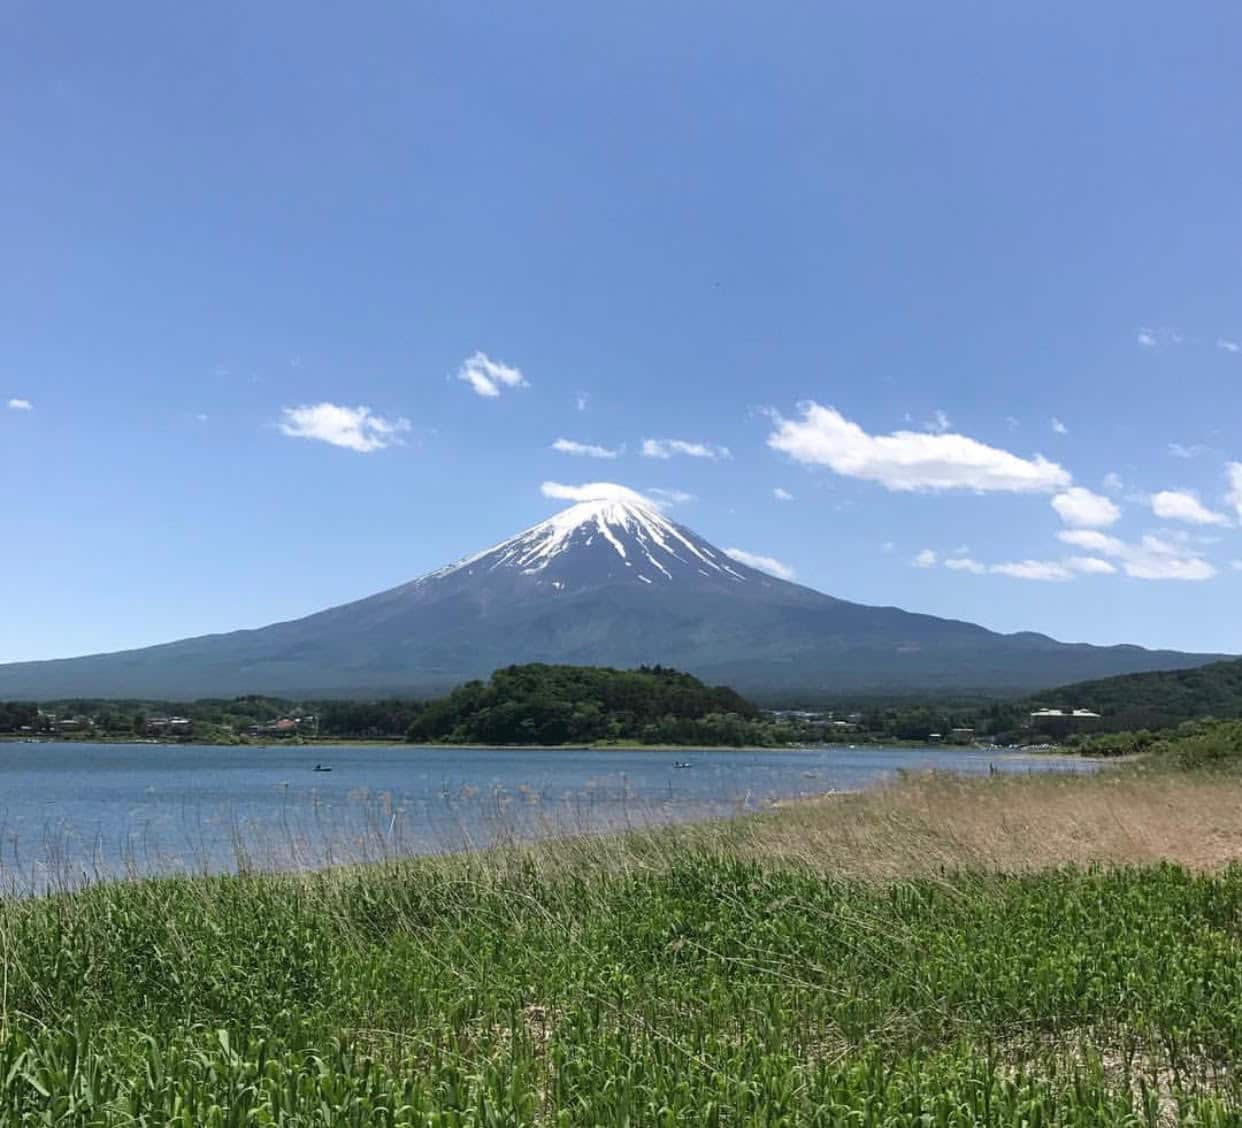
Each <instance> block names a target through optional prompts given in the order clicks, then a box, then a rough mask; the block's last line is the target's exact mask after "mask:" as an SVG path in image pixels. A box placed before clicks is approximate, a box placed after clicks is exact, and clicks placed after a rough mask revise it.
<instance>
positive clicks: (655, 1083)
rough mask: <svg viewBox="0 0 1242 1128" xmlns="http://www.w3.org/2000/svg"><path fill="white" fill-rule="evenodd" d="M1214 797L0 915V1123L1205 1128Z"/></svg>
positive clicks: (1037, 790)
mask: <svg viewBox="0 0 1242 1128" xmlns="http://www.w3.org/2000/svg"><path fill="white" fill-rule="evenodd" d="M1235 786H1236V785H1235V784H1234V783H1233V782H1231V781H1229V780H1227V779H1195V778H1190V777H1187V778H1184V779H1174V780H1168V779H1156V778H1154V777H1143V776H1138V775H1131V776H1126V775H1122V776H1111V775H1108V776H1104V777H1101V778H1097V779H1083V778H1072V779H1068V778H1067V779H1054V778H1050V777H1030V778H1022V779H1002V778H999V777H997V778H994V779H982V780H972V781H962V780H950V779H940V778H934V777H933V778H922V777H914V778H909V779H904V780H900V781H898V782H897V783H896V784H894V785H893V786H892V787H890V788H887V789H884V790H882V791H879V792H875V793H868V794H865V795H860V796H847V797H832V798H827V799H824V800H821V801H816V802H806V803H799V804H794V805H791V806H790V807H788V808H785V809H782V810H780V811H777V812H774V813H771V814H766V815H760V816H758V817H754V818H747V819H739V820H733V821H728V822H724V823H713V824H707V825H703V826H695V827H676V828H664V829H649V830H643V831H636V832H629V833H612V834H605V835H592V834H590V833H587V832H586V830H585V829H584V830H583V831H582V832H580V833H569V834H566V835H563V836H561V837H559V838H557V839H555V840H553V841H549V842H545V843H541V844H529V843H527V844H518V843H516V842H508V843H502V844H500V845H497V846H495V847H493V848H491V849H488V850H482V851H476V852H473V853H466V854H461V855H454V856H449V857H438V858H424V859H420V860H415V861H406V860H401V859H399V858H397V857H389V858H381V859H378V860H376V861H374V862H372V863H371V864H367V865H347V866H337V867H334V868H329V869H324V870H319V871H315V872H304V873H270V874H262V873H257V872H246V873H240V874H235V875H231V876H202V875H199V876H171V877H165V878H160V879H153V880H136V881H121V882H101V883H91V884H89V885H87V886H86V887H84V888H76V889H65V890H64V891H62V892H58V893H55V894H54V895H51V896H46V897H37V898H36V897H21V898H9V899H5V900H0V959H2V961H3V964H2V969H3V975H2V978H0V1124H5V1125H7V1124H14V1125H16V1124H36V1123H37V1124H53V1125H83V1126H85V1125H92V1126H94V1125H103V1126H111V1125H117V1126H119V1125H132V1124H179V1125H196V1126H197V1125H242V1124H247V1125H253V1124H281V1125H312V1124H314V1125H329V1124H330V1125H396V1124H409V1125H428V1126H430V1125H437V1126H448V1125H461V1126H465V1125H472V1126H473V1125H511V1124H518V1125H526V1124H529V1125H536V1124H550V1125H576V1124H607V1125H613V1124H632V1125H679V1124H685V1125H704V1124H707V1125H726V1124H727V1125H739V1124H764V1125H781V1124H788V1125H794V1124H798V1125H801V1124H812V1125H837V1124H863V1125H866V1124H874V1125H881V1124H883V1125H889V1124H891V1125H911V1126H914V1125H939V1124H943V1125H975V1124H997V1125H1001V1124H1004V1125H1010V1124H1012V1125H1018V1124H1027V1125H1035V1124H1066V1125H1105V1124H1108V1125H1112V1124H1152V1125H1154V1124H1165V1123H1170V1124H1172V1123H1187V1124H1189V1123H1195V1124H1207V1125H1225V1124H1236V1123H1238V1121H1239V1116H1240V1115H1242V1087H1240V1083H1239V1081H1238V1078H1237V1075H1236V1070H1235V1068H1234V1063H1235V1062H1237V1061H1239V1060H1242V1008H1240V1007H1239V1002H1238V1000H1239V999H1242V868H1240V867H1237V866H1231V865H1229V864H1227V862H1228V860H1229V855H1230V852H1231V850H1234V846H1233V845H1231V844H1234V845H1236V842H1237V838H1236V837H1234V836H1236V835H1237V833H1238V829H1239V823H1240V822H1242V819H1240V818H1239V816H1238V815H1237V814H1236V813H1235V812H1237V811H1238V810H1242V806H1240V805H1239V804H1238V802H1237V800H1238V798H1239V795H1238V794H1237V792H1236V791H1235V790H1231V789H1232V788H1234V787H1235ZM1179 825H1180V833H1179V832H1178V827H1179ZM1234 853H1235V856H1236V850H1235V851H1234ZM1168 858H1172V859H1176V862H1174V861H1169V860H1157V859H1168Z"/></svg>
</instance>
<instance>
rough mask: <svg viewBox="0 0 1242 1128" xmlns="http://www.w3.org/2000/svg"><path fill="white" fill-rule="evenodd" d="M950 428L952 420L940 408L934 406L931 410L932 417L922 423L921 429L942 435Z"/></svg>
mask: <svg viewBox="0 0 1242 1128" xmlns="http://www.w3.org/2000/svg"><path fill="white" fill-rule="evenodd" d="M952 428H953V420H952V419H950V418H949V416H948V415H947V414H946V413H945V412H944V411H943V410H941V409H940V408H936V410H935V411H933V412H932V417H931V418H930V419H929V420H927V422H926V423H924V424H923V430H924V431H930V432H931V433H932V434H933V435H943V434H944V433H945V432H946V431H949V430H952Z"/></svg>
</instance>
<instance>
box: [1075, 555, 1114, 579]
mask: <svg viewBox="0 0 1242 1128" xmlns="http://www.w3.org/2000/svg"><path fill="white" fill-rule="evenodd" d="M1065 566H1066V567H1067V568H1072V569H1073V570H1074V571H1075V572H1081V573H1082V574H1083V575H1085V576H1112V575H1114V574H1115V573H1116V571H1117V569H1116V568H1115V567H1114V566H1113V565H1112V564H1110V563H1109V562H1108V561H1107V560H1101V559H1100V558H1099V557H1098V556H1071V557H1069V558H1068V559H1067V560H1066V561H1065Z"/></svg>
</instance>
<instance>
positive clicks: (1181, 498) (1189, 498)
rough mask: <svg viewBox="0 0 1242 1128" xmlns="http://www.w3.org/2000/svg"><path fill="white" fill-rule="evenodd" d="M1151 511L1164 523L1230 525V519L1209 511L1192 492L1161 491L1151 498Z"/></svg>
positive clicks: (1212, 510) (1211, 510)
mask: <svg viewBox="0 0 1242 1128" xmlns="http://www.w3.org/2000/svg"><path fill="white" fill-rule="evenodd" d="M1151 511H1152V512H1153V513H1154V514H1155V515H1156V516H1157V517H1159V518H1160V519H1161V520H1164V521H1185V522H1186V523H1187V524H1188V525H1228V524H1229V518H1228V517H1226V516H1225V515H1224V514H1223V513H1217V512H1216V511H1215V510H1214V509H1209V508H1208V507H1207V506H1206V505H1204V504H1203V502H1201V501H1200V500H1199V498H1198V497H1197V496H1196V495H1195V494H1194V493H1192V492H1191V491H1190V490H1161V491H1160V492H1159V493H1155V494H1152V496H1151Z"/></svg>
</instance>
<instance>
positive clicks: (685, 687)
mask: <svg viewBox="0 0 1242 1128" xmlns="http://www.w3.org/2000/svg"><path fill="white" fill-rule="evenodd" d="M782 735H783V734H782V733H781V732H780V731H779V730H778V728H777V726H776V725H774V724H772V723H771V722H769V721H766V720H764V719H763V718H761V717H760V715H759V710H758V709H756V708H755V706H754V705H752V704H751V703H750V702H749V701H747V700H746V699H745V698H744V697H742V696H741V695H740V694H738V693H736V692H734V691H733V690H732V689H728V688H726V687H723V686H716V687H712V686H706V685H704V684H703V683H702V682H701V681H699V679H698V678H696V677H692V676H691V675H690V674H683V673H681V672H679V671H677V670H672V669H668V668H667V667H663V666H643V667H640V668H639V669H637V670H613V669H608V668H605V667H597V666H548V665H542V664H538V663H535V664H530V665H525V666H508V667H506V668H505V669H503V670H497V671H496V672H495V673H494V674H493V675H492V676H491V678H490V679H489V680H488V681H486V682H482V681H472V682H468V683H466V684H465V685H463V686H462V687H461V688H459V689H456V690H454V691H453V692H452V693H451V694H449V696H447V697H443V698H440V699H439V700H436V701H431V702H428V703H427V704H426V705H425V706H424V707H423V709H422V710H421V711H420V712H419V714H418V716H417V717H415V718H414V721H413V723H412V724H411V726H410V729H409V733H408V736H409V739H410V740H412V741H419V742H427V741H440V742H444V743H450V744H546V745H555V744H570V743H579V744H589V743H593V742H596V741H633V742H637V743H642V744H665V745H734V746H740V745H745V744H760V745H765V744H776V743H781V742H783V741H781V736H782ZM785 739H786V740H788V739H789V738H788V736H786V737H785Z"/></svg>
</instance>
